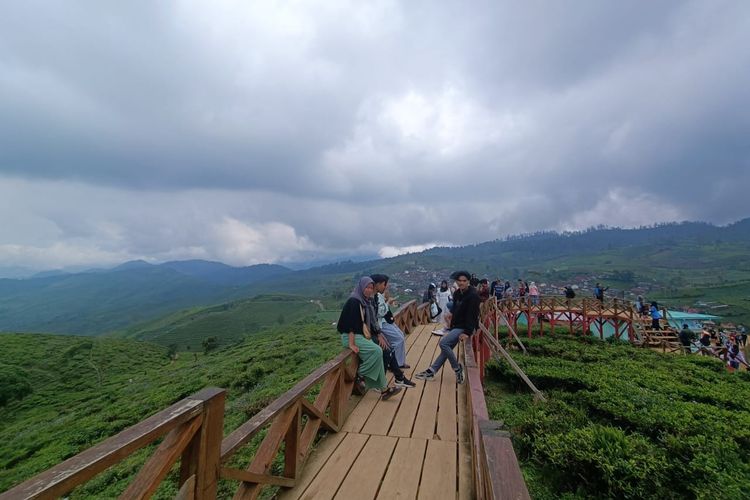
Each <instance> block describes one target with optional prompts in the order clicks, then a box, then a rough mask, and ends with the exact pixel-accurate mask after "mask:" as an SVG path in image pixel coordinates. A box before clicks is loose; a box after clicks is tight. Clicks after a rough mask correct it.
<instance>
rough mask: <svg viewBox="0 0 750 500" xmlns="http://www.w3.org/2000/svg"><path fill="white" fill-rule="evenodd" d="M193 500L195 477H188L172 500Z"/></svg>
mask: <svg viewBox="0 0 750 500" xmlns="http://www.w3.org/2000/svg"><path fill="white" fill-rule="evenodd" d="M194 498H195V475H192V476H190V477H189V478H187V479H186V480H185V482H184V483H183V484H182V487H180V491H178V492H177V496H176V497H174V500H193V499H194Z"/></svg>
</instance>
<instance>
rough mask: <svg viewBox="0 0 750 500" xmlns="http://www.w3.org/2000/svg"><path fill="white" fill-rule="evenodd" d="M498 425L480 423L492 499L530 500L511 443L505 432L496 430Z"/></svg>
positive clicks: (488, 422)
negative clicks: (512, 499)
mask: <svg viewBox="0 0 750 500" xmlns="http://www.w3.org/2000/svg"><path fill="white" fill-rule="evenodd" d="M497 427H498V423H497V422H492V421H481V422H480V423H479V428H480V432H481V434H482V436H481V439H482V448H483V449H484V457H485V460H486V471H487V479H488V481H489V482H490V484H491V486H492V493H493V495H494V498H514V499H518V500H530V499H531V497H530V496H529V491H528V489H527V488H526V483H525V481H524V479H523V474H522V473H521V468H520V467H519V466H518V459H516V454H515V452H514V451H513V443H512V442H511V440H510V434H509V433H508V432H507V431H503V430H498V429H497Z"/></svg>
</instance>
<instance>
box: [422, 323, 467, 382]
mask: <svg viewBox="0 0 750 500" xmlns="http://www.w3.org/2000/svg"><path fill="white" fill-rule="evenodd" d="M462 333H464V329H463V328H454V329H453V330H451V331H449V332H448V333H446V334H445V335H443V337H442V338H441V339H440V344H439V345H440V354H438V357H437V358H435V361H433V363H432V366H430V371H431V372H432V373H437V371H438V370H439V369H440V368H442V366H443V365H444V364H445V360H446V359H447V360H448V361H449V362H450V364H451V368H453V369H454V370H458V367H459V364H458V360H457V359H456V354H455V353H454V352H453V348H454V347H456V344H458V338H459V337H460V336H461V334H462Z"/></svg>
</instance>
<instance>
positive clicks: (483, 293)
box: [477, 278, 490, 302]
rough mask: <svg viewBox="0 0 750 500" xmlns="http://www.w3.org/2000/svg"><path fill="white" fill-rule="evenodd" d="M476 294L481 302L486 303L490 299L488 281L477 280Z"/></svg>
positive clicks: (483, 279) (485, 279)
mask: <svg viewBox="0 0 750 500" xmlns="http://www.w3.org/2000/svg"><path fill="white" fill-rule="evenodd" d="M477 294H478V295H479V300H480V301H481V302H486V301H487V300H489V298H490V280H488V279H487V278H482V279H481V280H479V288H477Z"/></svg>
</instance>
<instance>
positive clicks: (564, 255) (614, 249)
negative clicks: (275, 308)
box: [0, 218, 750, 335]
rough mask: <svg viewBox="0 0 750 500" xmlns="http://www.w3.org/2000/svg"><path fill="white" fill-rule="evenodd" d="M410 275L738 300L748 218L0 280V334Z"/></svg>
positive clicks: (106, 324) (749, 258) (749, 272)
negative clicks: (727, 295) (625, 280)
mask: <svg viewBox="0 0 750 500" xmlns="http://www.w3.org/2000/svg"><path fill="white" fill-rule="evenodd" d="M417 268H418V269H427V270H432V271H434V272H433V273H432V274H437V275H438V276H446V275H447V274H446V273H447V272H448V271H450V270H451V269H456V268H467V269H469V270H470V271H471V272H476V273H477V274H478V275H480V276H481V275H487V276H489V277H493V276H503V277H510V278H516V277H521V276H524V277H526V276H531V277H536V279H550V280H554V279H565V278H566V277H567V276H570V275H574V274H576V273H607V272H610V273H611V272H613V271H627V272H628V273H630V274H631V275H632V276H634V277H635V278H639V279H641V280H645V279H648V280H651V281H654V280H656V281H659V282H661V283H663V284H664V285H665V286H666V285H669V287H671V289H673V292H675V293H678V294H679V293H682V292H681V291H685V290H687V289H690V290H687V292H685V293H687V296H690V297H692V296H693V295H695V290H694V288H695V287H707V286H708V287H717V286H718V287H722V286H727V287H729V286H734V287H735V289H733V291H732V293H733V294H735V295H737V297H738V301H741V300H744V299H742V296H743V294H744V293H745V292H744V290H745V288H744V287H746V286H748V284H750V218H748V219H743V220H741V221H738V222H736V223H733V224H730V225H727V226H714V225H711V224H708V223H702V222H684V223H672V224H660V225H656V226H652V227H644V228H637V229H619V228H606V227H598V228H592V229H588V230H586V231H581V232H574V233H554V232H544V233H535V234H528V235H522V236H515V237H509V238H505V239H502V240H494V241H488V242H485V243H480V244H475V245H467V246H464V247H440V248H433V249H430V250H426V251H424V252H421V253H416V254H407V255H401V256H398V257H393V258H389V259H377V260H370V261H364V262H351V261H348V262H339V263H335V264H327V265H324V266H319V267H314V268H310V269H304V270H297V271H294V270H291V269H289V268H287V267H284V266H280V265H272V264H261V265H255V266H249V267H233V266H228V265H226V264H222V263H219V262H209V261H203V260H188V261H173V262H165V263H163V264H158V265H155V264H149V263H147V262H145V261H131V262H126V263H124V264H122V265H119V266H117V267H115V268H112V269H97V270H89V271H86V272H80V273H71V274H67V273H66V274H52V275H44V276H37V277H31V278H26V279H0V331H5V332H14V331H15V332H19V331H25V332H45V333H71V334H78V335H100V334H104V333H109V332H113V331H117V330H123V329H126V328H132V327H133V326H135V325H138V324H140V323H145V322H149V321H154V320H156V319H158V318H160V317H162V316H166V315H169V314H172V313H175V312H176V311H179V310H182V309H186V308H195V307H205V306H212V305H214V306H215V305H218V304H222V303H226V302H230V301H237V300H240V301H241V300H242V299H249V298H251V297H254V296H257V295H259V294H264V293H287V294H293V295H295V296H301V297H309V298H320V297H323V296H325V297H328V300H334V299H335V300H339V299H340V298H341V296H342V293H343V292H342V291H347V290H348V289H349V288H350V287H351V284H352V282H353V280H354V278H355V277H356V276H359V275H362V274H364V273H370V272H375V271H378V272H386V273H393V274H399V273H403V272H404V271H406V270H409V269H417ZM422 285H423V283H416V284H415V286H420V287H421V286H422ZM737 286H739V288H736V287H737ZM691 294H692V295H691ZM240 303H242V302H240ZM740 305H741V304H740ZM743 314H744V313H743ZM131 331H132V330H131Z"/></svg>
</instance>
